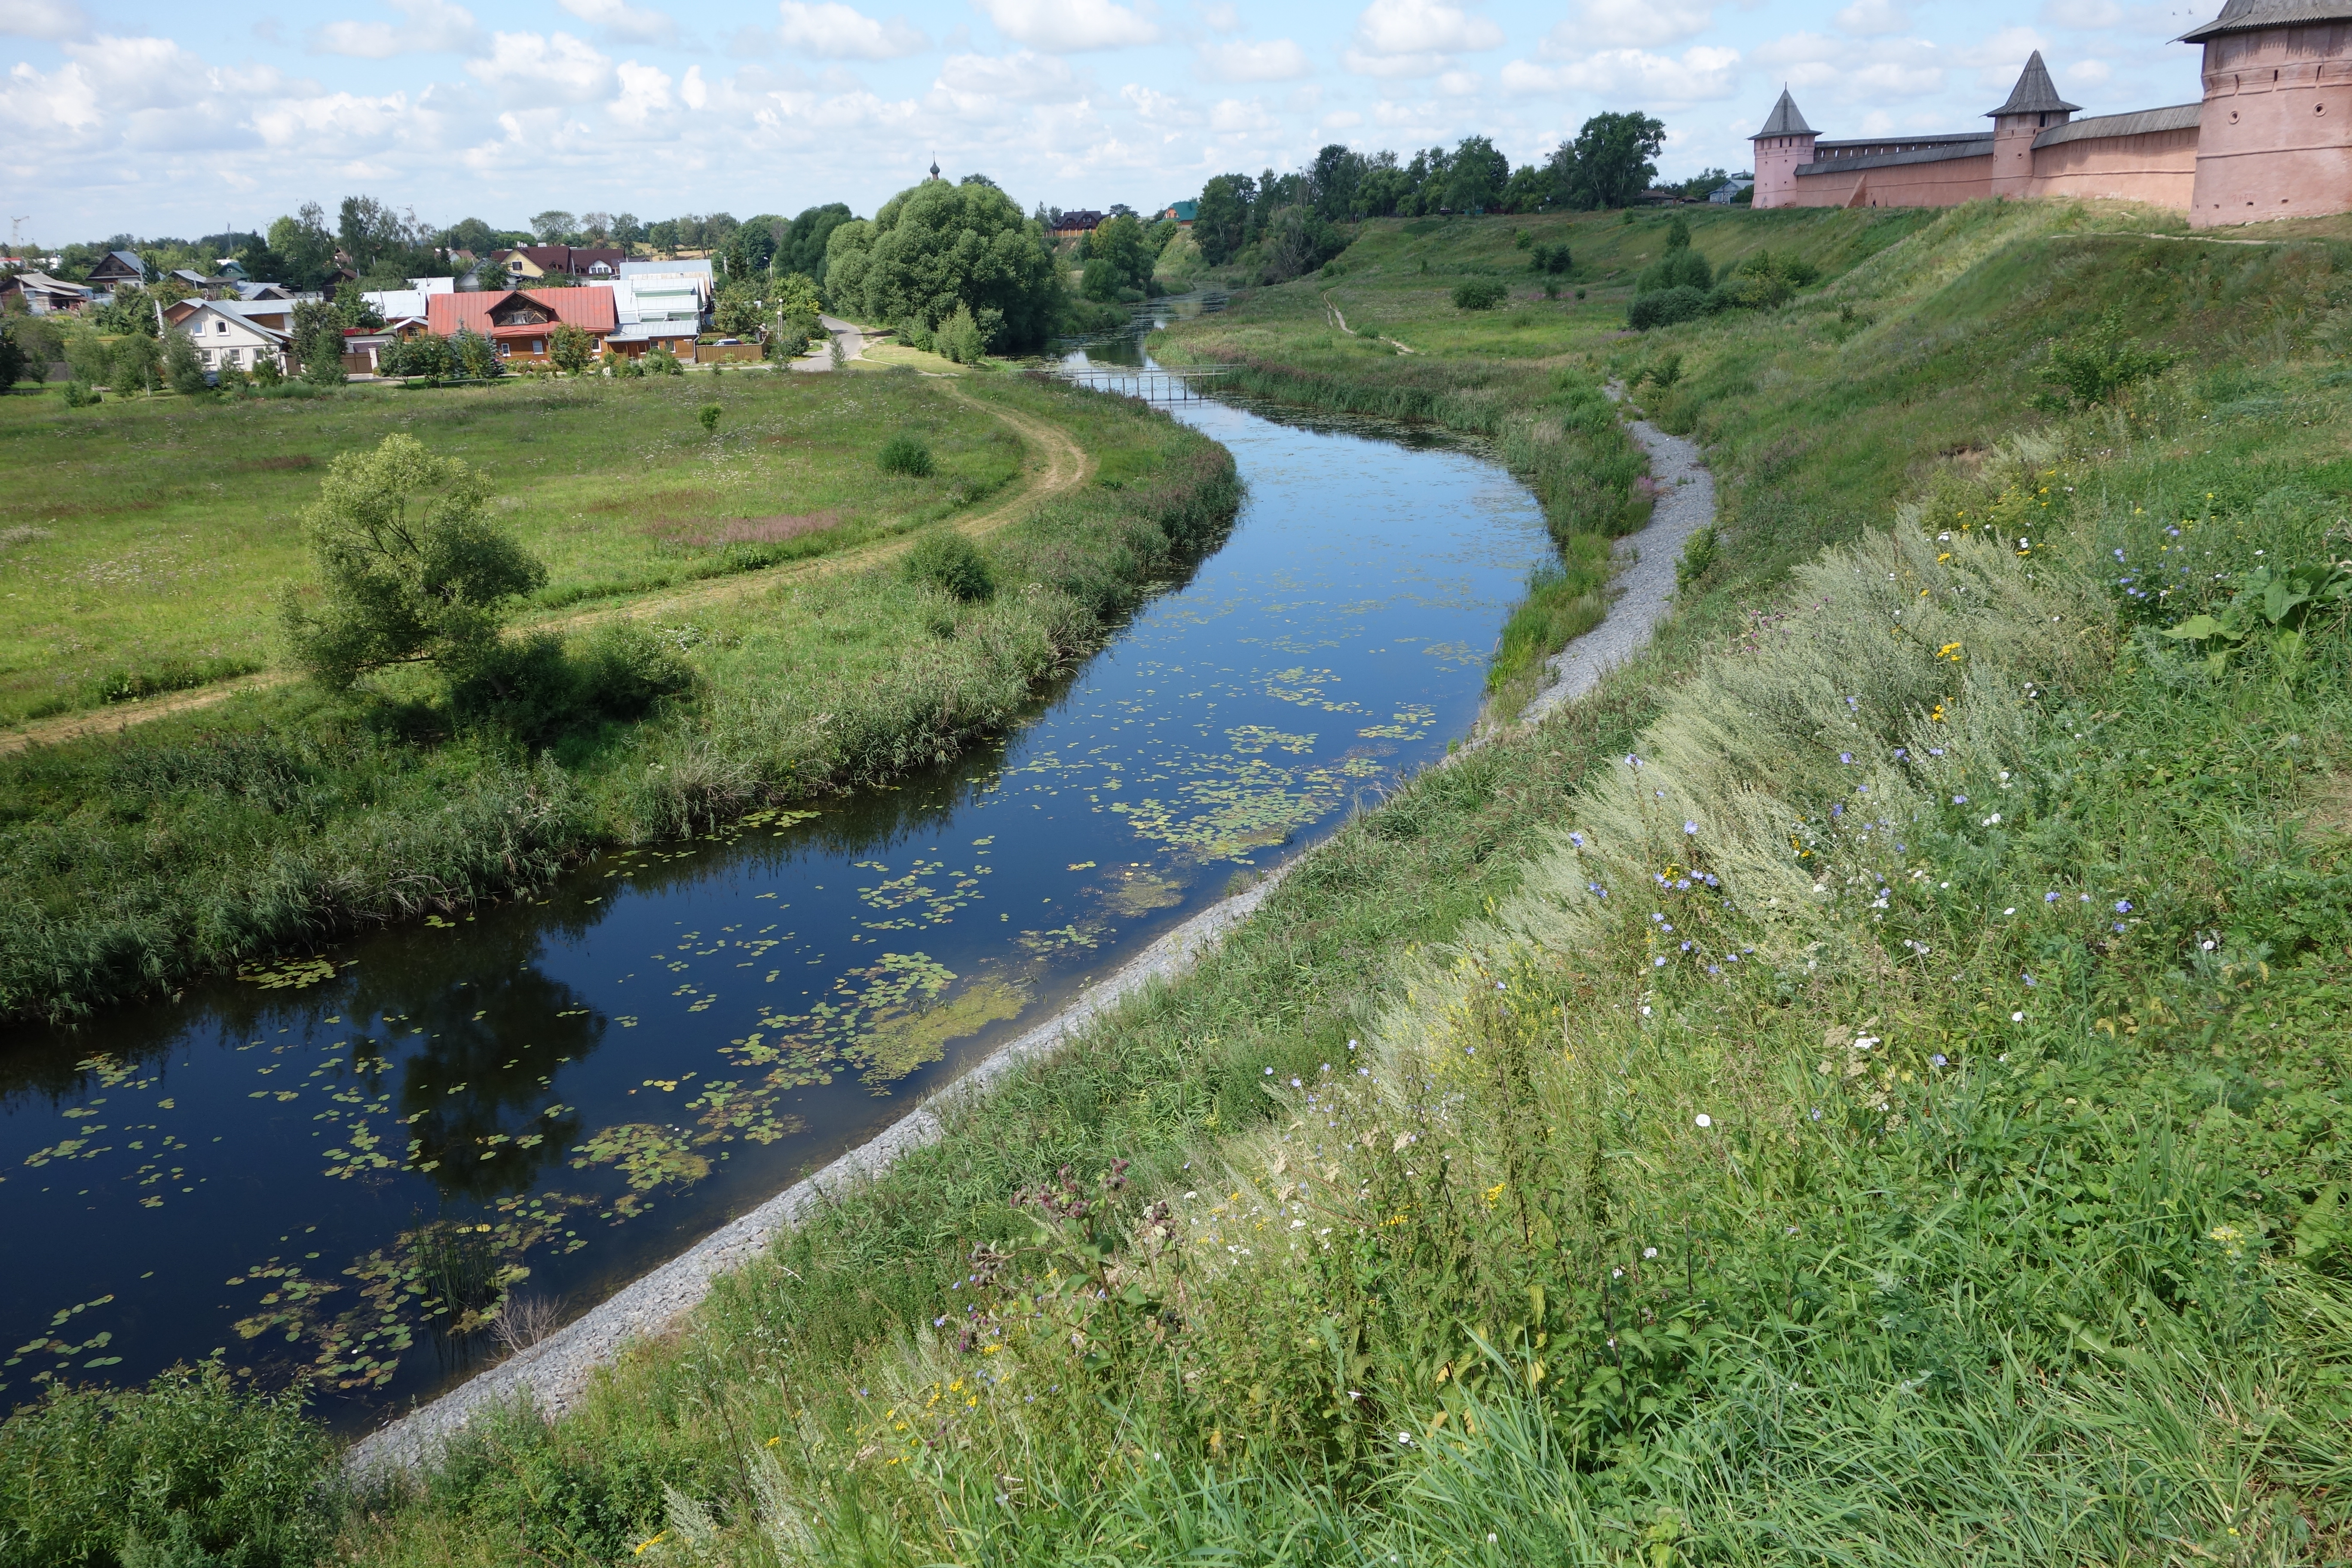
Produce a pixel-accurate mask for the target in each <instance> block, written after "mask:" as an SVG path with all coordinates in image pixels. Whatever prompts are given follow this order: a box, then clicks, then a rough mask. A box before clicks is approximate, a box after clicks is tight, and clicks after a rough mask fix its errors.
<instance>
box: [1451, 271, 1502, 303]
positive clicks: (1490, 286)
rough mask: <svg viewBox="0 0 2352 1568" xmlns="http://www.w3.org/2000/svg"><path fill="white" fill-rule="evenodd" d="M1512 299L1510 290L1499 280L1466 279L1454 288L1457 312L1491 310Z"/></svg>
mask: <svg viewBox="0 0 2352 1568" xmlns="http://www.w3.org/2000/svg"><path fill="white" fill-rule="evenodd" d="M1510 297H1511V290H1510V289H1509V288H1508V286H1507V285H1506V284H1505V283H1504V282H1503V280H1502V279H1499V278H1465V279H1463V280H1462V281H1461V282H1459V283H1456V284H1455V285H1454V309H1455V310H1493V309H1494V308H1495V307H1496V306H1497V305H1499V304H1501V303H1502V302H1503V301H1504V300H1507V299H1509V298H1510Z"/></svg>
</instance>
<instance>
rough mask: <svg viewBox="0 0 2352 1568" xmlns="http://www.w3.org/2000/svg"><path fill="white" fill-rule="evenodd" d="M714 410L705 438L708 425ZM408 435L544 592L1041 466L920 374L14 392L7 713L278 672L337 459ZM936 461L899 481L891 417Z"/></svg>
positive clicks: (856, 531) (543, 596)
mask: <svg viewBox="0 0 2352 1568" xmlns="http://www.w3.org/2000/svg"><path fill="white" fill-rule="evenodd" d="M712 404H716V405H718V406H719V410H720V414H719V423H718V426H717V429H716V431H715V432H706V431H705V429H704V427H703V426H702V424H701V423H700V420H699V419H698V412H699V411H700V410H701V409H702V408H703V407H705V406H706V405H712ZM395 432H399V433H403V434H407V435H411V436H414V437H416V438H417V439H419V440H421V441H423V442H424V443H425V445H426V446H427V447H431V448H432V449H434V450H435V451H436V452H438V453H442V454H445V455H447V456H451V457H457V458H464V459H465V460H466V461H467V462H469V463H472V464H474V465H475V466H477V467H478V468H481V469H482V470H484V471H485V472H486V473H487V474H488V476H489V478H490V483H491V487H492V489H493V491H494V494H495V496H496V503H495V504H496V506H497V508H498V512H497V515H498V517H499V521H501V522H503V523H504V524H505V525H506V526H507V527H509V528H510V529H512V530H513V531H514V532H515V533H516V535H517V537H519V538H520V540H521V541H522V542H523V543H524V545H525V546H526V547H527V548H529V549H530V551H532V552H534V553H535V554H537V555H538V556H539V557H540V558H541V560H543V561H544V562H545V563H547V566H548V584H547V586H546V587H545V588H544V589H543V590H541V593H540V594H539V595H537V600H538V603H537V605H536V606H535V607H537V608H539V609H541V610H552V609H555V608H559V607H562V606H566V605H577V604H583V603H594V602H599V601H611V600H615V599H621V598H625V597H627V596H628V595H635V594H642V593H646V592H650V591H654V590H657V589H661V588H666V587H670V586H674V585H676V584H679V583H682V582H687V581H691V580H693V579H695V578H697V577H702V576H709V575H714V574H728V573H732V572H737V571H742V570H747V569H756V568H758V567H760V566H764V565H772V564H776V563H782V562H785V561H789V560H793V559H798V558H803V557H806V556H810V555H815V554H822V553H826V552H833V551H836V550H842V549H845V548H848V547H851V546H854V545H856V544H859V543H863V542H868V541H870V540H873V539H875V538H877V537H880V536H884V535H887V534H889V533H892V532H896V531H903V530H906V529H909V528H915V527H919V526H921V525H923V524H925V523H928V522H930V521H937V520H938V519H940V518H942V517H945V516H949V515H950V514H952V513H955V512H958V511H960V510H963V509H965V508H967V507H970V506H971V505H973V504H974V503H976V502H978V501H981V500H984V499H986V498H988V497H990V496H992V495H994V494H996V493H997V492H999V491H1000V490H1003V489H1004V488H1005V487H1006V486H1007V485H1008V484H1010V483H1012V482H1013V480H1014V479H1016V478H1017V477H1018V476H1019V475H1020V473H1021V470H1022V468H1023V464H1024V456H1023V445H1022V442H1021V440H1020V437H1018V436H1017V435H1015V434H1014V432H1013V430H1012V429H1011V428H1009V427H1008V426H1006V424H1005V423H1004V422H1003V421H1002V420H1000V419H998V418H996V417H994V416H992V415H991V414H990V413H989V412H988V411H987V409H986V408H985V407H984V406H982V405H978V404H975V403H973V402H972V401H971V400H970V399H968V398H962V397H959V396H956V395H954V394H952V393H951V392H950V391H948V390H947V389H946V388H945V387H944V386H943V384H940V383H939V382H936V381H931V380H927V379H925V378H922V377H918V376H908V375H858V376H845V377H828V376H823V375H781V374H771V373H768V372H765V371H748V372H738V373H735V374H722V375H719V376H716V377H714V376H710V375H708V374H690V375H687V376H682V377H647V378H646V379H644V380H640V381H622V382H606V381H592V380H580V381H558V382H533V383H530V384H524V383H521V382H514V383H509V384H498V385H493V386H489V387H482V388H471V387H468V388H446V389H437V390H432V391H399V390H395V389H391V388H362V387H353V388H351V389H348V390H346V391H345V392H344V393H342V394H341V395H338V396H334V397H330V398H323V399H317V400H294V399H288V400H283V401H279V400H268V401H264V400H247V401H234V402H232V401H227V400H221V401H212V400H194V399H186V398H179V397H171V396H159V397H155V398H152V399H147V398H132V399H127V400H123V401H120V402H117V401H113V400H111V399H110V400H109V401H108V402H107V403H105V404H103V405H100V406H98V407H95V408H84V409H69V408H67V407H66V406H65V405H64V402H63V400H62V399H61V398H60V397H59V396H58V395H56V394H55V393H47V392H45V393H37V394H24V395H11V396H7V397H0V724H6V723H18V722H22V721H26V720H27V719H33V718H39V717H44V716H47V715H50V714H58V713H64V712H68V711H71V710H75V709H79V708H84V707H89V706H91V705H94V704H97V703H99V702H100V701H102V700H104V699H105V698H106V697H107V696H108V695H109V694H110V692H111V693H114V694H129V693H131V692H134V691H135V690H137V689H139V687H140V685H141V684H142V678H143V679H144V682H145V683H146V684H148V685H151V686H152V684H153V683H155V682H156V681H158V680H159V679H161V680H162V681H163V683H164V684H182V683H184V682H185V681H186V680H187V679H191V675H190V673H189V667H191V666H194V667H199V669H198V671H197V672H198V673H201V670H202V668H204V667H209V668H211V669H213V670H214V671H220V670H223V669H231V670H233V669H234V668H237V667H239V666H241V665H242V666H266V665H268V664H270V663H271V662H273V660H274V657H275V654H276V651H277V649H276V629H277V625H278V620H277V614H276V609H275V600H276V598H277V596H278V595H279V594H280V593H281V592H283V591H284V590H285V589H286V588H287V586H288V585H289V584H292V583H296V582H298V581H300V580H302V579H305V578H307V576H308V575H309V572H310V563H309V560H308V555H307V551H306V548H305V545H304V542H303V536H302V524H301V514H302V510H303V509H304V508H305V507H306V506H307V505H309V504H310V500H311V499H312V498H313V497H314V496H315V495H316V494H317V492H318V486H319V480H320V478H321V477H322V476H323V474H324V473H325V470H326V467H327V465H328V463H329V462H330V461H331V459H332V458H334V457H335V456H336V455H337V454H338V453H341V452H347V451H352V450H358V449H362V448H370V447H374V446H375V445H376V444H377V443H378V442H380V441H381V440H382V439H383V437H385V436H387V435H391V434H393V433H395ZM900 433H904V434H908V435H912V436H915V437H918V438H919V439H920V440H922V441H923V442H924V443H925V444H926V445H927V446H928V447H929V448H930V451H931V454H932V458H933V460H934V468H933V470H932V472H931V473H930V475H929V476H928V477H925V478H920V479H916V478H908V477H893V476H887V475H884V474H883V473H881V472H880V471H879V470H878V469H877V468H876V466H875V463H874V455H875V452H876V449H877V447H879V446H880V445H881V444H882V442H883V441H884V440H886V439H887V438H888V437H890V436H892V435H895V434H900Z"/></svg>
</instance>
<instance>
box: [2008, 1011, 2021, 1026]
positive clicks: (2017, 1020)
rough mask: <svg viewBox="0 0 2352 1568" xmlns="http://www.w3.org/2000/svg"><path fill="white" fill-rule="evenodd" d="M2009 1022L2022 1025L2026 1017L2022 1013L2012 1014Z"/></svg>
mask: <svg viewBox="0 0 2352 1568" xmlns="http://www.w3.org/2000/svg"><path fill="white" fill-rule="evenodd" d="M2009 1021H2010V1022H2011V1023H2012V1024H2022V1023H2023V1022H2025V1015H2024V1014H2022V1013H2011V1015H2010V1016H2009Z"/></svg>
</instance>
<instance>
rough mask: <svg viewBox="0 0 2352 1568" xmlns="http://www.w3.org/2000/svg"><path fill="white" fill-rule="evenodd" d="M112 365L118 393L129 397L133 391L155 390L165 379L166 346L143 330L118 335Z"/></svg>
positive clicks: (114, 382)
mask: <svg viewBox="0 0 2352 1568" xmlns="http://www.w3.org/2000/svg"><path fill="white" fill-rule="evenodd" d="M110 368H111V369H112V371H113V373H114V374H113V384H114V390H115V391H116V392H118V393H121V395H124V396H126V397H127V396H129V395H131V394H132V393H134V392H152V391H154V390H155V388H156V386H157V385H158V384H160V383H161V382H162V380H163V345H162V344H160V343H158V342H156V341H155V340H154V339H153V338H151V337H149V336H147V335H146V334H145V333H144V332H132V333H130V334H129V335H128V336H125V337H121V338H117V339H116V340H115V342H114V347H113V353H112V354H111V356H110Z"/></svg>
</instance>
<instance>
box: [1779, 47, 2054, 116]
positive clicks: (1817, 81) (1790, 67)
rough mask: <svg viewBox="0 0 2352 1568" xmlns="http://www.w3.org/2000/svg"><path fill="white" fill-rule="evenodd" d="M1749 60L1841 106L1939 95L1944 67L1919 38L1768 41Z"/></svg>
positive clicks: (1943, 59)
mask: <svg viewBox="0 0 2352 1568" xmlns="http://www.w3.org/2000/svg"><path fill="white" fill-rule="evenodd" d="M1749 58H1750V59H1751V60H1753V61H1754V62H1755V63H1756V64H1758V65H1762V66H1769V67H1770V68H1772V69H1773V71H1774V72H1775V73H1777V74H1778V75H1779V76H1780V78H1781V79H1783V80H1785V81H1786V82H1787V83H1788V84H1789V86H1790V88H1791V89H1795V90H1796V91H1798V92H1801V93H1802V92H1823V91H1826V92H1828V93H1829V94H1831V95H1832V97H1833V98H1834V99H1836V100H1838V101H1840V102H1846V103H1851V102H1853V101H1855V100H1874V99H1875V100H1888V99H1893V100H1915V99H1919V98H1923V97H1926V96H1927V95H1928V94H1931V93H1937V92H1941V91H1943V90H1944V88H1945V86H1946V76H1947V68H1948V64H1949V57H1948V55H1947V54H1946V53H1945V51H1943V50H1942V49H1941V48H1939V47H1937V46H1936V45H1935V44H1932V43H1929V42H1928V41H1927V40H1926V39H1923V38H1882V39H1876V40H1874V41H1871V42H1867V43H1864V42H1860V41H1857V40H1855V39H1853V38H1832V37H1827V36H1826V35H1823V34H1821V33H1790V34H1788V35H1786V36H1785V37H1778V38H1774V39H1772V40H1771V41H1770V42H1769V43H1764V44H1759V45H1758V46H1757V47H1756V49H1755V50H1754V52H1753V53H1752V54H1751V55H1750V56H1749ZM2012 74H2013V73H2012ZM1947 118H1948V117H1947Z"/></svg>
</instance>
